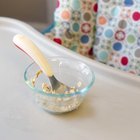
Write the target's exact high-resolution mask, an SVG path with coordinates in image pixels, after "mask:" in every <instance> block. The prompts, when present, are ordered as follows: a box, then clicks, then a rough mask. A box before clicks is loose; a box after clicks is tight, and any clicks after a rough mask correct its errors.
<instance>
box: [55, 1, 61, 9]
mask: <svg viewBox="0 0 140 140" xmlns="http://www.w3.org/2000/svg"><path fill="white" fill-rule="evenodd" d="M59 6H60V2H59V0H57V3H56V8H58V7H59Z"/></svg>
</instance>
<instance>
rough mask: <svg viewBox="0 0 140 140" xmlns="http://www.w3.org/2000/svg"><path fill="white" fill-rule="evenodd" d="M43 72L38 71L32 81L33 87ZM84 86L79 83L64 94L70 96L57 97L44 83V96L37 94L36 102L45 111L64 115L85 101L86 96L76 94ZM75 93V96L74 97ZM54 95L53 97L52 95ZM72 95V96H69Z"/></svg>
mask: <svg viewBox="0 0 140 140" xmlns="http://www.w3.org/2000/svg"><path fill="white" fill-rule="evenodd" d="M41 74H42V71H41V70H40V71H38V72H37V73H36V74H35V76H34V77H33V78H32V79H31V83H32V86H34V87H35V86H36V82H37V80H38V78H39V76H40V75H41ZM81 86H82V83H81V82H78V83H77V84H76V86H75V87H71V89H70V90H69V91H65V92H64V94H65V95H68V96H56V94H59V93H55V91H53V90H52V89H51V87H50V86H49V84H47V83H42V87H41V88H42V91H43V92H44V93H43V94H40V93H36V94H35V98H36V102H37V103H38V104H39V105H40V106H41V107H42V108H43V109H45V110H47V111H49V112H52V113H63V112H69V111H72V110H74V109H76V108H78V106H79V105H80V104H81V102H82V101H83V99H84V94H82V95H81V94H74V93H75V92H78V89H79V88H80V87H81ZM72 93H73V95H72ZM51 94H52V95H51ZM69 95H70V96H69Z"/></svg>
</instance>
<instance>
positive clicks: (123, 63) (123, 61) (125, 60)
mask: <svg viewBox="0 0 140 140" xmlns="http://www.w3.org/2000/svg"><path fill="white" fill-rule="evenodd" d="M121 63H122V65H127V64H128V58H127V57H126V56H124V57H122V58H121Z"/></svg>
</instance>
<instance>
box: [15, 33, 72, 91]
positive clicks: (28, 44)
mask: <svg viewBox="0 0 140 140" xmlns="http://www.w3.org/2000/svg"><path fill="white" fill-rule="evenodd" d="M13 42H14V44H15V46H16V47H17V48H19V49H20V50H22V51H24V52H25V53H26V54H28V55H29V56H30V57H31V58H32V59H33V60H34V61H35V62H36V64H37V65H38V66H39V67H40V69H41V70H42V71H43V72H44V74H45V75H46V76H48V78H49V80H50V83H51V86H52V90H53V91H55V93H65V91H70V90H71V88H70V87H68V86H66V85H65V84H63V83H61V82H60V81H58V80H57V79H56V78H55V76H54V73H53V70H52V68H51V66H50V64H49V63H48V61H47V59H46V57H45V56H44V55H43V53H42V52H41V51H40V50H39V49H38V47H37V46H36V45H35V44H34V43H33V42H32V40H30V39H29V38H28V37H26V36H24V35H21V34H17V35H15V36H14V38H13Z"/></svg>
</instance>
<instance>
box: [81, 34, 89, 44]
mask: <svg viewBox="0 0 140 140" xmlns="http://www.w3.org/2000/svg"><path fill="white" fill-rule="evenodd" d="M88 41H89V37H88V36H87V35H83V36H82V37H81V42H82V43H84V44H85V43H88Z"/></svg>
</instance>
